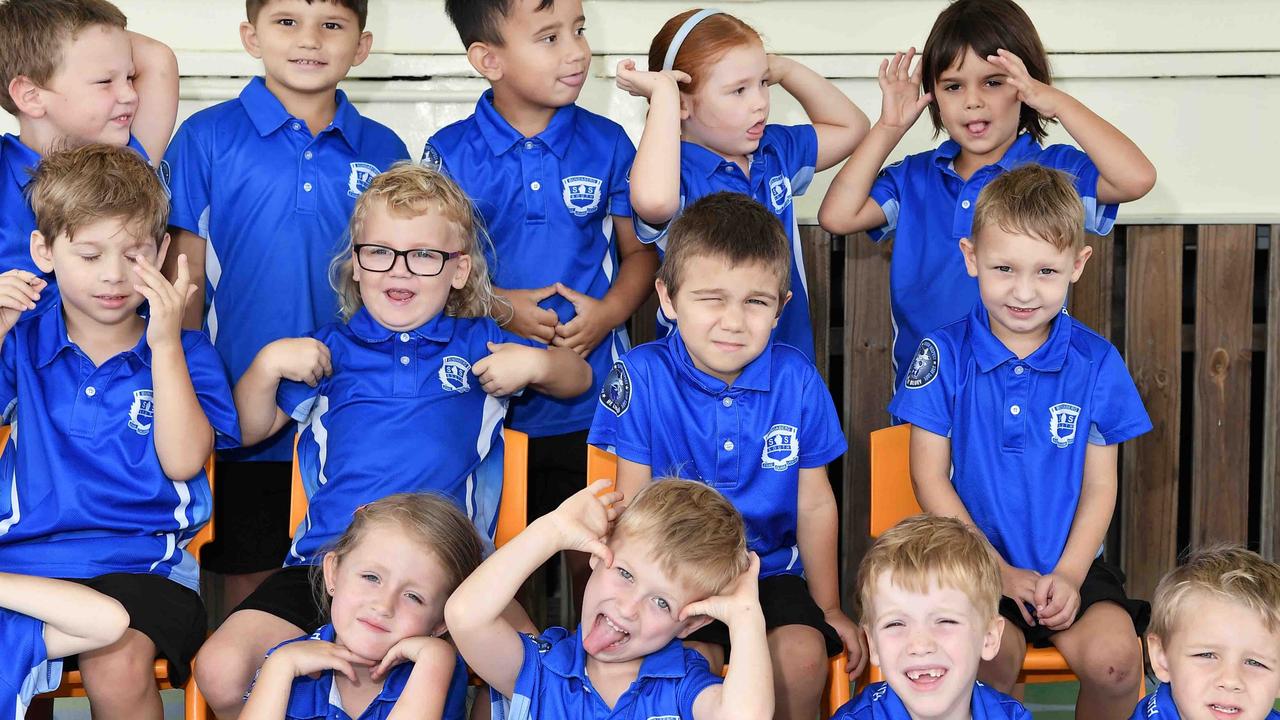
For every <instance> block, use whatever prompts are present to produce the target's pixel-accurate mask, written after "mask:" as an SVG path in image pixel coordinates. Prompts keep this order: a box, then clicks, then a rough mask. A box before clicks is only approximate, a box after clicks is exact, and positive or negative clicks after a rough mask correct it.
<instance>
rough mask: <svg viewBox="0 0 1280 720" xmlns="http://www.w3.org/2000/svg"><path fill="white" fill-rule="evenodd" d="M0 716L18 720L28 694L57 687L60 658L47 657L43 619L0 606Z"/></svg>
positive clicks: (29, 698)
mask: <svg viewBox="0 0 1280 720" xmlns="http://www.w3.org/2000/svg"><path fill="white" fill-rule="evenodd" d="M0 647H2V648H4V653H5V658H6V660H5V661H4V662H0V720H22V719H23V718H24V717H26V714H27V705H28V704H30V702H31V698H33V697H35V696H36V695H39V694H40V693H46V692H49V691H51V690H57V689H58V685H59V684H60V683H61V682H62V660H58V659H50V658H49V655H48V652H47V651H46V650H45V645H44V623H42V622H40V621H39V620H37V619H35V618H33V617H29V616H27V615H22V614H20V613H16V612H14V611H12V610H8V609H6V608H0Z"/></svg>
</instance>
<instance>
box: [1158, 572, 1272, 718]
mask: <svg viewBox="0 0 1280 720" xmlns="http://www.w3.org/2000/svg"><path fill="white" fill-rule="evenodd" d="M1178 619H1179V621H1178V622H1177V623H1176V624H1175V625H1176V626H1175V627H1174V630H1173V632H1172V633H1171V637H1170V638H1168V639H1167V640H1162V639H1161V638H1160V637H1158V636H1156V635H1149V636H1148V641H1149V642H1148V645H1149V649H1150V653H1151V665H1152V667H1154V668H1155V671H1156V676H1157V677H1159V678H1160V680H1161V681H1162V682H1167V683H1169V684H1170V687H1171V689H1172V691H1173V700H1174V703H1176V704H1177V706H1178V714H1179V715H1180V716H1181V717H1183V718H1185V720H1262V719H1263V718H1265V717H1267V713H1268V712H1270V711H1271V708H1272V705H1273V703H1275V701H1276V698H1277V696H1280V633H1277V632H1275V631H1272V630H1268V629H1267V627H1266V625H1264V624H1263V622H1262V618H1261V617H1259V616H1258V613H1257V612H1255V611H1253V610H1251V609H1249V608H1248V607H1246V606H1244V605H1242V604H1239V603H1235V602H1231V601H1229V600H1224V599H1221V598H1216V597H1213V596H1210V595H1207V594H1200V595H1198V596H1197V597H1193V598H1189V599H1188V601H1187V603H1186V605H1185V606H1184V607H1183V608H1182V609H1181V610H1180V612H1179V618H1178Z"/></svg>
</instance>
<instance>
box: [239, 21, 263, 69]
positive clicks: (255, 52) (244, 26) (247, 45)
mask: <svg viewBox="0 0 1280 720" xmlns="http://www.w3.org/2000/svg"><path fill="white" fill-rule="evenodd" d="M240 44H241V45H243V46H244V51H245V52H247V53H249V54H250V55H252V56H253V57H255V58H257V59H259V60H261V59H262V48H261V47H259V45H258V29H257V28H255V27H254V26H253V23H251V22H249V21H247V20H246V21H244V22H242V23H240Z"/></svg>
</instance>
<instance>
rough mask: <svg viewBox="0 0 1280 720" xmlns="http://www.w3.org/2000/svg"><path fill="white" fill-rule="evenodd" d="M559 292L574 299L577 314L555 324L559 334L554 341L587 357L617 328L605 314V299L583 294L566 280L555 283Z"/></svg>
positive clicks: (557, 345)
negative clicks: (567, 283) (561, 322)
mask: <svg viewBox="0 0 1280 720" xmlns="http://www.w3.org/2000/svg"><path fill="white" fill-rule="evenodd" d="M556 292H557V293H559V294H560V295H561V296H562V297H563V298H564V299H566V300H568V301H569V302H571V303H573V312H574V318H573V319H572V320H570V321H569V322H567V323H563V324H560V325H556V338H555V340H554V341H553V342H552V344H553V345H555V346H556V347H562V348H568V349H570V350H572V351H574V352H576V353H578V354H579V355H581V356H582V357H584V358H585V357H586V356H588V355H590V354H591V351H592V350H595V349H596V347H597V346H599V345H600V343H601V342H602V341H603V340H604V338H605V336H607V335H608V334H609V332H610V331H611V330H613V328H614V326H613V325H610V324H609V319H608V318H607V317H605V316H606V315H608V314H609V313H608V308H607V306H606V305H605V303H604V301H603V300H597V299H595V298H593V297H591V296H590V295H584V294H583V293H580V292H578V291H577V290H574V289H573V288H571V287H569V286H568V285H565V284H564V283H556Z"/></svg>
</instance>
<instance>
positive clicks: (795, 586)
mask: <svg viewBox="0 0 1280 720" xmlns="http://www.w3.org/2000/svg"><path fill="white" fill-rule="evenodd" d="M760 610H761V612H762V613H763V614H764V627H765V629H766V630H772V629H773V628H776V627H782V626H783V625H807V626H809V627H811V628H813V629H815V630H817V631H818V632H820V633H822V639H823V640H824V641H826V643H827V657H829V658H831V657H835V656H836V655H839V654H840V653H842V652H844V641H843V640H841V639H840V635H839V634H837V633H836V629H835V628H833V627H831V626H830V625H828V624H827V620H826V616H825V615H824V614H823V613H822V608H820V607H818V603H816V602H814V600H813V596H812V595H810V594H809V583H807V582H805V579H804V578H802V577H800V576H799V575H786V574H784V575H773V576H770V577H767V578H763V579H761V580H760ZM685 639H686V640H693V641H696V642H705V643H714V644H716V645H719V646H720V647H723V648H724V659H725V662H728V661H729V652H730V650H731V649H732V648H731V647H730V646H729V626H728V625H725V624H724V623H722V622H720V621H719V620H713V621H711V622H710V623H707V624H706V625H703V626H702V627H700V628H698V629H697V630H694V631H693V632H692V633H690V634H689V636H688V637H686V638H685Z"/></svg>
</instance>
